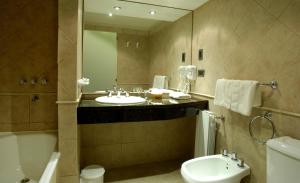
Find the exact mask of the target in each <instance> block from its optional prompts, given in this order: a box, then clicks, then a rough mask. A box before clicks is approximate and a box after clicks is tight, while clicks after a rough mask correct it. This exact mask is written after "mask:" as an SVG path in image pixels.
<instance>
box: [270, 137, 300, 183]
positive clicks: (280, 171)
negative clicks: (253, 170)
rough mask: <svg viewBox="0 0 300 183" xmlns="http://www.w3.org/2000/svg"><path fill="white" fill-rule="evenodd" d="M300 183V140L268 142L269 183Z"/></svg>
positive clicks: (284, 138) (289, 139) (282, 138)
mask: <svg viewBox="0 0 300 183" xmlns="http://www.w3.org/2000/svg"><path fill="white" fill-rule="evenodd" d="M283 182H288V183H299V182H300V140H296V139H293V138H291V137H280V138H276V139H272V140H269V141H268V142H267V183H283Z"/></svg>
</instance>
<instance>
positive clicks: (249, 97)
mask: <svg viewBox="0 0 300 183" xmlns="http://www.w3.org/2000/svg"><path fill="white" fill-rule="evenodd" d="M257 84H258V82H257V81H249V80H243V81H242V80H225V79H220V80H218V81H217V84H216V91H215V100H214V104H215V105H219V106H224V107H226V108H227V109H230V110H232V111H234V112H238V113H240V114H243V115H246V116H250V114H251V111H252V107H253V106H260V105H261V93H260V90H259V89H258V88H257Z"/></svg>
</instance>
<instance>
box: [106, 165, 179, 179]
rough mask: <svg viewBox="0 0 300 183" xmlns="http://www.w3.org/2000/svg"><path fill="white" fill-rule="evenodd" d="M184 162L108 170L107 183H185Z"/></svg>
mask: <svg viewBox="0 0 300 183" xmlns="http://www.w3.org/2000/svg"><path fill="white" fill-rule="evenodd" d="M183 161H184V160H170V161H164V162H154V163H148V164H141V165H135V166H131V167H120V168H114V169H108V170H106V172H105V174H104V180H105V182H111V183H152V182H153V183H183V179H182V178H181V175H180V171H179V170H180V166H181V164H182V162H183Z"/></svg>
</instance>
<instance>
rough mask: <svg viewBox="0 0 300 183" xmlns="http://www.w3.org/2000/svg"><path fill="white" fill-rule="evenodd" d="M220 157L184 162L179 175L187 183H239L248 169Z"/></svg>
mask: <svg viewBox="0 0 300 183" xmlns="http://www.w3.org/2000/svg"><path fill="white" fill-rule="evenodd" d="M237 164H238V161H234V160H232V159H231V158H230V157H225V156H222V155H220V154H219V155H213V156H204V157H200V158H195V159H191V160H188V161H186V162H184V163H183V164H182V166H181V175H182V176H183V178H184V180H185V181H186V182H188V183H239V182H240V181H241V179H242V178H243V177H245V176H247V175H249V174H250V168H249V166H248V165H246V164H244V167H239V166H238V165H237Z"/></svg>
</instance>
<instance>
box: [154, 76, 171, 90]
mask: <svg viewBox="0 0 300 183" xmlns="http://www.w3.org/2000/svg"><path fill="white" fill-rule="evenodd" d="M152 88H158V89H168V77H167V76H159V75H155V76H154V80H153V86H152Z"/></svg>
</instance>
